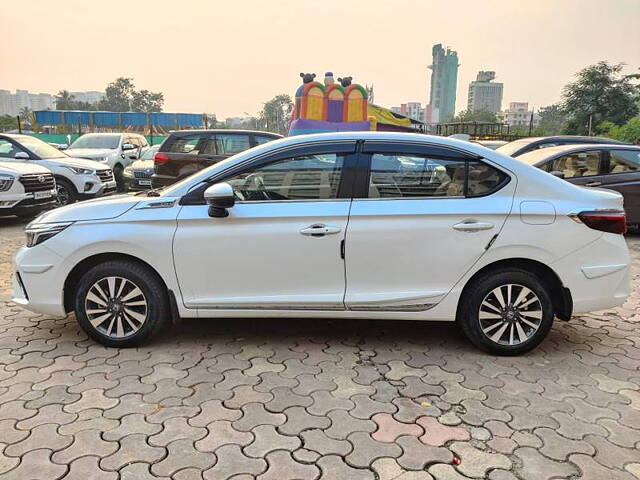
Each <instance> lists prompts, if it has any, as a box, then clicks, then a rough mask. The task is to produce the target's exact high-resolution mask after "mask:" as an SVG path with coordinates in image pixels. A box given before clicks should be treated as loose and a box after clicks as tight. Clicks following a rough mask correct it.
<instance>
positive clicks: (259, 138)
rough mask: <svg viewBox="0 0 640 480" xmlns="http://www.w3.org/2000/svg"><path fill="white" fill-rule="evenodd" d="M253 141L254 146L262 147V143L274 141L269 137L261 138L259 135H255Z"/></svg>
mask: <svg viewBox="0 0 640 480" xmlns="http://www.w3.org/2000/svg"><path fill="white" fill-rule="evenodd" d="M254 139H255V142H256V145H262V144H263V143H267V142H270V141H271V140H274V139H273V138H271V137H261V136H259V135H256V136H255V137H254Z"/></svg>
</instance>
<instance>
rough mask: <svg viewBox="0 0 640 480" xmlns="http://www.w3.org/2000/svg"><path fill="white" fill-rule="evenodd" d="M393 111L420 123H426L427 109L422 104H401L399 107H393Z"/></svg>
mask: <svg viewBox="0 0 640 480" xmlns="http://www.w3.org/2000/svg"><path fill="white" fill-rule="evenodd" d="M391 111H392V112H394V113H398V114H400V115H404V116H405V117H409V118H412V119H414V120H418V121H419V122H424V121H425V109H424V108H422V103H420V102H407V103H401V104H400V106H399V107H391Z"/></svg>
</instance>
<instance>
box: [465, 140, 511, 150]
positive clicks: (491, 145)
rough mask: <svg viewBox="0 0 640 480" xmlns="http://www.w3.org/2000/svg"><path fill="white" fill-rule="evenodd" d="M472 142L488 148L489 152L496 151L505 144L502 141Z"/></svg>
mask: <svg viewBox="0 0 640 480" xmlns="http://www.w3.org/2000/svg"><path fill="white" fill-rule="evenodd" d="M473 142H474V143H479V144H480V145H482V146H483V147H487V148H490V149H491V150H497V149H498V148H500V147H502V146H504V145H506V144H507V142H505V141H504V140H473Z"/></svg>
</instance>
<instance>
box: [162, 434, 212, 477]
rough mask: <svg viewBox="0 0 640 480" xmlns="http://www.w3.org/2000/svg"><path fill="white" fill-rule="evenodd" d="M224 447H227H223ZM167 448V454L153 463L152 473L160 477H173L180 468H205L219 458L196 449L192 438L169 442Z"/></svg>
mask: <svg viewBox="0 0 640 480" xmlns="http://www.w3.org/2000/svg"><path fill="white" fill-rule="evenodd" d="M223 448H225V447H221V449H223ZM166 449H167V452H168V454H167V456H166V457H165V458H163V459H162V460H161V461H159V462H157V463H154V464H153V465H151V473H153V474H154V475H156V476H159V477H171V476H173V475H174V474H175V473H176V472H178V471H179V470H182V469H185V468H190V467H193V468H198V469H200V470H205V469H207V468H209V467H211V466H212V465H214V464H215V463H216V460H217V457H216V455H214V454H213V453H208V452H200V451H198V450H196V448H195V447H194V446H193V441H192V440H190V439H182V440H175V441H173V442H171V443H169V444H168V445H167V447H166ZM163 450H164V449H163Z"/></svg>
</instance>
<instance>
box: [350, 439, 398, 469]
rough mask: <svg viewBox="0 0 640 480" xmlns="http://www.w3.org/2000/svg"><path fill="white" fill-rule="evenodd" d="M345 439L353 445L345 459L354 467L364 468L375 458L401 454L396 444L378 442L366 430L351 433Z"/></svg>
mask: <svg viewBox="0 0 640 480" xmlns="http://www.w3.org/2000/svg"><path fill="white" fill-rule="evenodd" d="M347 440H348V441H349V442H350V443H351V444H352V445H353V450H352V451H351V453H350V454H349V455H347V456H346V457H345V460H346V462H347V463H348V464H349V465H351V466H353V467H356V468H366V467H368V466H369V465H371V463H372V462H373V461H374V460H375V459H377V458H382V457H393V458H397V457H399V456H400V455H402V450H401V449H400V447H399V446H398V445H397V444H393V443H384V442H378V441H376V440H374V439H373V438H371V435H370V434H368V433H366V432H354V433H351V434H350V435H348V437H347Z"/></svg>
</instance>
